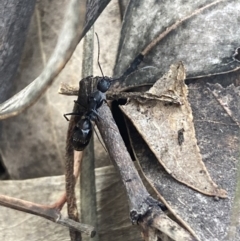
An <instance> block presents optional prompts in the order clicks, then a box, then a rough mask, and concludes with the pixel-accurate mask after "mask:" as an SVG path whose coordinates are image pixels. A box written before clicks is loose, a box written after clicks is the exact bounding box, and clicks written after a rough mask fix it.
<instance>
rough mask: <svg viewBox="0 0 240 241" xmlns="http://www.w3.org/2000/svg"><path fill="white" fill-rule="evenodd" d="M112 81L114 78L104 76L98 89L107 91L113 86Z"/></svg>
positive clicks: (103, 91)
mask: <svg viewBox="0 0 240 241" xmlns="http://www.w3.org/2000/svg"><path fill="white" fill-rule="evenodd" d="M111 83H112V79H111V78H109V77H107V76H103V77H102V78H101V79H100V80H99V81H98V84H97V89H98V90H99V91H101V92H102V93H105V92H106V91H107V90H108V89H109V88H110V86H111Z"/></svg>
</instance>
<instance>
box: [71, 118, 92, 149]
mask: <svg viewBox="0 0 240 241" xmlns="http://www.w3.org/2000/svg"><path fill="white" fill-rule="evenodd" d="M91 137H92V123H91V121H90V120H89V118H88V117H86V118H83V119H81V120H80V121H79V122H78V123H77V125H76V126H75V127H74V129H73V135H72V144H73V148H74V149H75V150H76V151H83V150H84V148H85V147H86V146H87V145H88V143H89V141H90V139H91Z"/></svg>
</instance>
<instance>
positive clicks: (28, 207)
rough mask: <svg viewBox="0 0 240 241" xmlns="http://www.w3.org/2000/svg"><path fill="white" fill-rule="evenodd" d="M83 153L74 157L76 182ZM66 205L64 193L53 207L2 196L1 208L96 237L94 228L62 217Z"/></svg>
mask: <svg viewBox="0 0 240 241" xmlns="http://www.w3.org/2000/svg"><path fill="white" fill-rule="evenodd" d="M81 159H82V153H81V152H79V153H75V155H74V177H75V180H76V179H77V178H78V176H79V167H80V164H81ZM65 203H66V193H64V194H63V195H62V196H61V197H60V198H59V200H57V201H56V202H55V203H54V204H52V205H41V204H37V203H33V202H28V201H25V200H22V199H18V198H13V197H9V196H6V195H0V206H4V207H7V208H11V209H15V210H18V211H22V212H25V213H30V214H33V215H36V216H39V217H43V218H45V219H48V220H50V221H52V222H55V223H57V224H60V225H63V226H65V227H68V228H71V229H72V230H75V231H78V232H82V233H84V234H86V235H88V236H89V237H94V236H95V234H96V231H95V229H94V227H92V226H90V225H87V224H83V223H79V222H76V221H74V220H71V219H69V218H67V217H63V216H62V215H61V212H60V211H61V209H62V207H63V206H64V204H65Z"/></svg>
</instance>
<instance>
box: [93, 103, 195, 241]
mask: <svg viewBox="0 0 240 241" xmlns="http://www.w3.org/2000/svg"><path fill="white" fill-rule="evenodd" d="M99 115H100V117H101V120H104V121H99V122H97V126H98V128H99V131H100V133H101V135H102V137H103V140H104V142H105V145H106V147H107V149H108V150H109V156H110V158H111V160H112V161H113V163H114V164H115V166H116V168H117V170H118V171H119V173H120V175H121V179H122V181H123V184H124V186H125V189H126V192H127V196H128V201H129V209H130V218H131V220H132V222H133V223H139V224H140V225H141V226H142V228H143V229H145V230H146V228H147V229H149V230H150V229H155V231H162V232H164V233H165V234H167V235H168V236H169V237H173V238H175V240H178V241H180V240H181V241H183V240H184V241H190V240H191V241H193V240H196V239H195V238H194V237H193V236H192V235H191V234H189V233H188V232H187V231H186V230H185V229H183V228H181V227H180V226H179V225H178V224H177V223H175V222H174V221H172V220H171V219H170V218H168V217H167V216H166V215H165V214H164V213H163V212H162V210H161V208H160V204H159V202H157V201H156V200H154V199H153V198H152V197H151V196H150V194H149V193H148V192H147V190H146V188H145V186H144V185H143V183H142V180H141V178H140V177H139V174H138V172H137V170H136V169H135V167H134V165H133V162H132V160H131V157H130V155H129V153H128V152H127V149H126V147H125V145H124V142H123V140H122V138H121V135H120V134H119V131H117V130H118V128H117V126H116V124H115V122H114V120H113V117H112V115H111V112H110V110H109V108H108V106H107V105H103V106H102V107H101V108H100V109H99ZM109 127H111V128H109ZM180 234H181V236H180ZM178 236H179V237H183V238H178ZM176 237H177V239H176Z"/></svg>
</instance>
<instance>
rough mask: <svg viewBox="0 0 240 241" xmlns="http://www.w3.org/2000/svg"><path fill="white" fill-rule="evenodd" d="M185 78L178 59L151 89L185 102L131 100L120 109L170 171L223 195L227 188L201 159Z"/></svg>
mask: <svg viewBox="0 0 240 241" xmlns="http://www.w3.org/2000/svg"><path fill="white" fill-rule="evenodd" d="M184 79H185V68H184V65H183V64H182V63H181V62H179V63H177V64H175V65H172V66H171V67H170V70H169V72H168V73H167V74H165V75H164V76H163V77H162V78H161V79H159V80H158V81H157V82H156V83H155V84H154V86H153V87H152V88H151V89H150V90H149V92H148V93H151V94H154V95H158V96H161V95H165V94H168V95H172V97H173V98H175V99H176V98H179V100H180V102H181V103H182V104H183V105H175V104H169V103H168V104H166V103H164V102H162V101H155V100H151V101H147V102H146V103H139V102H138V101H136V100H131V101H129V103H128V104H127V105H125V106H122V107H121V109H122V110H123V112H124V113H125V114H126V116H127V117H128V118H129V119H130V120H131V121H132V122H133V124H134V126H135V127H136V128H137V130H138V132H139V133H140V134H141V135H142V137H143V139H144V140H145V142H146V143H147V144H148V146H149V148H150V149H151V151H152V152H153V153H154V155H155V156H156V157H157V159H158V160H159V162H160V163H161V164H162V165H163V167H164V168H165V170H166V171H167V172H168V173H169V174H171V175H172V176H173V177H174V178H175V179H176V180H178V181H179V182H182V183H184V184H186V185H187V186H189V187H191V188H193V189H195V190H197V191H199V192H201V193H203V194H206V195H211V196H218V197H223V198H224V197H226V191H225V190H223V189H220V188H218V186H217V185H216V184H215V183H214V182H213V180H212V179H211V177H210V175H209V173H208V171H207V169H206V167H205V165H204V163H203V161H202V157H201V154H200V150H199V147H198V146H197V140H196V138H195V129H194V125H193V116H192V110H191V107H190V104H189V102H188V100H187V94H188V90H187V86H186V85H185V84H184Z"/></svg>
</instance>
